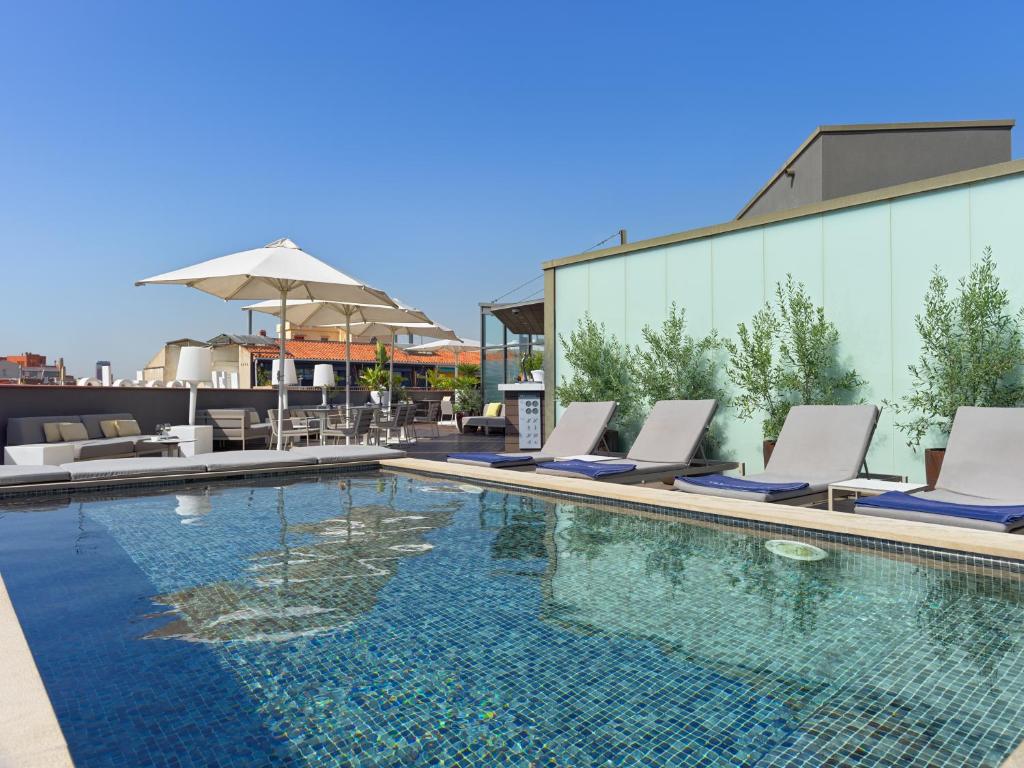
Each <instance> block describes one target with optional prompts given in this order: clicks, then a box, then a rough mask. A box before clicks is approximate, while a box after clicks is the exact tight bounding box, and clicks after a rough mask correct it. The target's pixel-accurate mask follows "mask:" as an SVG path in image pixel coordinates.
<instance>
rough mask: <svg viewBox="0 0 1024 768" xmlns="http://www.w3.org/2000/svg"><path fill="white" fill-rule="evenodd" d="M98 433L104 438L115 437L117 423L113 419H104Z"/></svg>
mask: <svg viewBox="0 0 1024 768" xmlns="http://www.w3.org/2000/svg"><path fill="white" fill-rule="evenodd" d="M100 432H102V433H103V436H104V437H117V422H116V421H114V420H113V419H106V420H104V421H101V422H100Z"/></svg>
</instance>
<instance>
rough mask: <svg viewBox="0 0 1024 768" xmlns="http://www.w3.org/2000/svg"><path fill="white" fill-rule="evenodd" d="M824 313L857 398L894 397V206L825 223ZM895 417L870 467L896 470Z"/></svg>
mask: <svg viewBox="0 0 1024 768" xmlns="http://www.w3.org/2000/svg"><path fill="white" fill-rule="evenodd" d="M822 235H823V242H824V248H825V257H824V274H825V295H824V306H825V313H826V316H827V317H828V319H829V320H831V321H832V322H834V323H835V324H836V327H837V328H838V329H839V338H840V344H841V347H840V350H839V355H840V359H841V360H842V362H843V363H844V364H846V365H849V366H852V367H853V368H856V370H857V373H858V374H859V375H860V377H861V378H862V379H864V381H865V384H864V386H863V387H861V389H860V390H859V392H858V393H857V394H858V397H859V398H863V399H864V401H866V402H869V403H875V404H876V405H879V406H881V402H882V400H883V399H885V398H891V397H892V295H891V291H890V286H891V283H890V279H889V278H890V274H891V269H892V264H891V260H890V251H889V205H888V204H887V203H880V204H877V205H871V206H865V207H863V208H853V209H849V210H845V211H838V212H836V213H833V214H831V215H829V216H827V217H825V219H824V221H823V232H822ZM892 419H893V416H892V413H891V410H890V409H886V410H883V412H882V420H881V422H880V424H879V428H878V430H877V432H876V433H875V439H874V440H873V441H872V443H871V451H870V453H869V454H868V466H869V467H870V468H871V470H872V471H873V472H893V471H894V461H895V455H894V447H893V445H894V444H893V438H892Z"/></svg>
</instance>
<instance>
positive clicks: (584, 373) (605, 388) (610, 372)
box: [555, 313, 640, 440]
mask: <svg viewBox="0 0 1024 768" xmlns="http://www.w3.org/2000/svg"><path fill="white" fill-rule="evenodd" d="M558 341H559V343H560V344H561V345H562V349H563V350H565V360H566V363H568V365H569V368H570V369H571V370H572V375H571V376H570V377H568V378H567V377H565V376H562V380H561V382H560V383H559V384H558V385H557V386H556V387H555V398H556V399H557V401H558V402H559V403H560V404H561V405H563V406H565V405H568V404H569V403H574V402H594V401H599V400H614V401H615V402H617V403H618V404H619V405H618V408H617V409H616V411H615V418H614V419H613V420H612V425H613V426H614V427H615V428H616V429H618V430H619V432H620V433H621V434H623V436H624V438H626V439H627V440H628V438H629V437H630V436H631V435H632V434H634V433H635V429H636V426H637V422H638V420H639V415H640V414H639V411H640V408H639V402H638V398H637V397H636V389H635V386H634V383H633V379H632V376H631V372H630V364H629V355H628V351H627V349H626V347H625V346H624V345H623V344H621V343H620V342H619V340H618V339H616V338H615V336H613V335H611V334H609V333H608V331H607V329H606V328H605V326H604V323H601V324H600V325H599V324H598V323H596V322H594V320H593V318H591V316H590V314H589V313H587V314H586V315H584V316H583V318H582V319H580V321H579V322H578V323H577V325H576V330H574V331H573V332H572V333H570V334H569V338H568V339H566V338H565V337H564V336H561V335H559V337H558Z"/></svg>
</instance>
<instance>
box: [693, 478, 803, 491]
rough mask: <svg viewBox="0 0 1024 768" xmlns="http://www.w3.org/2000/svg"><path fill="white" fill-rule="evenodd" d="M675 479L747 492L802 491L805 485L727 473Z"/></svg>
mask: <svg viewBox="0 0 1024 768" xmlns="http://www.w3.org/2000/svg"><path fill="white" fill-rule="evenodd" d="M676 480H681V481H682V482H684V483H687V484H688V485H696V486H699V487H701V488H720V489H722V490H724V491H746V492H747V493H791V492H793V491H802V490H803V489H804V488H806V487H807V483H763V482H760V481H758V480H747V479H746V478H744V477H731V476H729V475H699V476H688V477H677V478H676Z"/></svg>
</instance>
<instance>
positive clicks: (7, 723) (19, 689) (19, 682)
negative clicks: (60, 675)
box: [0, 575, 74, 768]
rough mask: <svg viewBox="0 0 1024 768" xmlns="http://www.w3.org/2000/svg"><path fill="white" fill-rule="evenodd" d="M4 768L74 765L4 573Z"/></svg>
mask: <svg viewBox="0 0 1024 768" xmlns="http://www.w3.org/2000/svg"><path fill="white" fill-rule="evenodd" d="M0 658H2V659H4V675H3V677H2V680H0V765H12V766H13V765H16V766H19V768H66V767H67V768H71V767H72V766H74V762H73V761H72V759H71V752H70V751H69V750H68V745H67V741H65V739H64V732H63V731H62V730H61V727H60V722H59V721H58V720H57V714H56V712H54V710H53V704H52V703H51V702H50V696H49V694H48V693H47V691H46V685H45V684H44V683H43V678H42V676H41V675H40V674H39V669H38V668H37V667H36V663H35V659H34V658H33V656H32V651H31V650H30V649H29V645H28V640H27V638H26V637H25V633H24V632H23V631H22V628H21V622H20V621H19V620H18V614H17V613H16V612H15V610H14V604H13V603H12V602H11V598H10V595H8V594H7V586H6V584H4V580H3V576H2V575H0Z"/></svg>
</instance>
